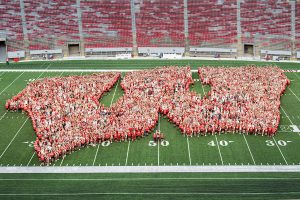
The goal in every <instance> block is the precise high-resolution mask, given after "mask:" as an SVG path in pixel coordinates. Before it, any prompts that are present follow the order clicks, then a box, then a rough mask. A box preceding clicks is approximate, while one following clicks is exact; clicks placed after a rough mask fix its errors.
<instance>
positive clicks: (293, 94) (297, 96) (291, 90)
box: [288, 87, 300, 102]
mask: <svg viewBox="0 0 300 200" xmlns="http://www.w3.org/2000/svg"><path fill="white" fill-rule="evenodd" d="M288 89H289V90H290V91H291V92H292V93H293V95H294V96H295V97H296V98H297V99H298V101H299V102H300V99H299V97H298V96H297V95H296V94H295V93H294V92H293V90H292V89H291V88H289V87H288Z"/></svg>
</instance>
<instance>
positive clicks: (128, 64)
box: [0, 59, 299, 69]
mask: <svg viewBox="0 0 300 200" xmlns="http://www.w3.org/2000/svg"><path fill="white" fill-rule="evenodd" d="M42 64H45V62H21V63H12V64H11V65H10V66H9V67H7V66H6V65H5V64H0V69H1V68H2V69H32V68H35V69H44V68H45V67H46V66H44V67H42V66H41V65H42ZM51 64H52V65H51V67H49V69H61V68H65V69H82V68H83V66H84V67H85V68H88V69H99V68H102V69H104V68H105V69H125V68H127V69H133V68H144V69H145V68H153V67H156V66H169V65H178V66H185V65H190V66H191V67H192V68H193V69H196V68H197V67H199V66H203V65H204V66H233V67H234V66H246V65H252V64H255V65H257V66H264V65H277V66H280V67H281V68H283V69H299V67H298V65H299V64H298V63H288V62H286V63H284V62H254V61H226V60H194V59H191V60H188V59H184V60H162V59H155V60H151V59H150V60H142V59H133V60H77V61H76V60H75V61H52V62H51Z"/></svg>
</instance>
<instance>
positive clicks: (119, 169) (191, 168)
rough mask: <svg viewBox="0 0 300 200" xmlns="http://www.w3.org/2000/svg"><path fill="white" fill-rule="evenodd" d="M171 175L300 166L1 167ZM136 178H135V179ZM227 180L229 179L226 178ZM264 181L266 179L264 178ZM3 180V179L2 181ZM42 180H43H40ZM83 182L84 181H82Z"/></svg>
mask: <svg viewBox="0 0 300 200" xmlns="http://www.w3.org/2000/svg"><path fill="white" fill-rule="evenodd" d="M138 172H140V173H150V172H151V173H170V172H182V173H183V172H256V173H262V172H300V165H230V166H228V165H223V166H222V165H211V166H206V165H204V166H202V165H201V166H175V165H174V166H76V167H75V166H63V167H53V166H48V167H47V166H35V167H34V166H31V167H0V173H30V174H35V173H37V174H39V173H48V174H49V173H138ZM133 178H134V177H133ZM225 179H227V178H225ZM262 179H264V178H262ZM0 180H3V179H0ZM39 180H41V179H39ZM80 180H82V179H80Z"/></svg>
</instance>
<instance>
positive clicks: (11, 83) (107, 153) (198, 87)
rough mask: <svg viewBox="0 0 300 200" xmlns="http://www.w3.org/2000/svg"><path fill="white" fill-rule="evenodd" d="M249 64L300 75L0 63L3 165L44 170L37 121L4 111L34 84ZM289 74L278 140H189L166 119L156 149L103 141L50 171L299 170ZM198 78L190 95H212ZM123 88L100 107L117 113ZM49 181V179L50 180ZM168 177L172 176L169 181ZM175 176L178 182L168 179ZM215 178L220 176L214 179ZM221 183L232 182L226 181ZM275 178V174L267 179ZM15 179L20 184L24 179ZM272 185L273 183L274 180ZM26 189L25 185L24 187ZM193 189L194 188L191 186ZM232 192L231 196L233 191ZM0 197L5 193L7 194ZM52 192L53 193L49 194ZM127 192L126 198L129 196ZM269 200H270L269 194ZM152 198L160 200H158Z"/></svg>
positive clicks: (298, 115)
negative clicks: (247, 69) (98, 74)
mask: <svg viewBox="0 0 300 200" xmlns="http://www.w3.org/2000/svg"><path fill="white" fill-rule="evenodd" d="M247 64H256V65H260V66H261V65H270V64H272V65H275V64H276V65H277V66H280V67H281V68H282V69H284V70H293V69H298V70H299V69H300V66H299V64H296V63H281V62H280V63H279V62H278V63H268V62H244V61H243V62H242V61H200V60H178V61H176V60H166V61H161V60H124V61H121V60H114V61H107V60H105V61H53V62H47V61H44V62H28V63H17V64H10V65H9V66H6V65H5V64H0V166H2V167H7V166H8V167H9V166H22V167H24V166H40V165H41V163H40V162H39V161H38V159H37V156H36V154H35V152H34V148H33V141H34V140H35V138H36V135H35V133H34V131H33V128H32V124H31V120H30V119H29V118H28V117H27V115H26V114H25V113H22V112H21V111H19V112H12V111H8V110H6V109H5V102H6V100H7V99H10V98H11V97H13V96H14V95H16V94H18V93H19V92H20V91H21V90H22V89H24V88H25V87H26V84H27V83H28V82H31V81H34V80H36V79H40V78H45V77H59V76H70V75H86V74H90V73H93V70H94V71H95V70H136V69H147V68H153V67H156V66H169V65H178V66H185V65H189V66H191V67H192V69H193V70H196V69H197V68H198V67H201V66H203V65H205V66H208V65H210V66H223V65H224V66H243V65H247ZM28 70H30V71H28ZM122 74H123V76H124V75H125V74H126V72H122ZM285 74H286V76H287V77H288V78H289V80H291V84H290V86H289V87H288V88H287V89H286V92H285V93H284V95H283V96H282V97H281V120H280V126H279V131H278V133H277V134H276V136H275V137H267V136H256V135H244V134H232V133H227V134H221V135H214V136H212V135H208V136H199V137H185V136H184V135H182V134H181V132H180V131H179V129H178V128H177V127H176V126H174V125H173V124H172V123H170V122H169V121H168V119H167V118H166V117H165V116H164V115H160V118H159V123H158V125H157V127H156V129H160V131H161V132H162V133H164V134H165V136H166V137H165V140H163V141H161V142H154V141H153V138H152V135H149V136H148V137H144V138H141V139H138V140H136V141H134V142H130V141H128V142H120V143H118V142H113V143H110V142H103V143H101V144H97V145H93V146H92V145H89V146H87V147H84V148H81V149H80V150H78V151H75V152H73V153H72V154H70V155H67V156H65V157H63V158H60V159H59V160H57V161H55V162H54V163H52V164H51V166H53V167H57V166H166V167H167V166H232V165H237V166H244V165H249V166H250V165H251V166H257V165H264V166H265V165H266V166H267V165H300V112H299V111H300V73H297V72H285ZM193 79H194V85H192V86H191V88H190V89H191V90H192V91H195V92H197V93H199V94H201V96H203V95H205V94H206V93H207V92H208V91H209V90H210V87H209V86H207V85H202V84H201V82H200V81H199V77H198V74H197V73H196V72H193ZM120 81H122V79H121V80H119V81H118V82H117V83H116V84H115V86H114V87H113V88H112V89H111V90H110V92H108V93H106V94H105V95H104V96H103V97H102V98H101V99H100V102H101V103H103V104H104V105H106V106H111V105H112V104H113V103H115V102H116V101H117V100H118V99H119V98H120V97H121V96H122V95H123V91H122V89H121V86H120ZM156 129H155V130H156ZM155 130H154V131H155ZM43 176H44V177H48V176H46V175H43ZM49 176H50V175H49ZM146 176H147V175H146ZM162 176H163V177H165V176H164V175H162ZM169 176H171V175H168V176H167V177H169ZM177 176H178V175H177ZM213 176H214V177H215V174H214V175H213ZM221 176H225V175H224V174H223V175H221ZM235 176H236V175H234V174H233V175H232V176H230V177H235ZM248 176H250V177H251V175H247V177H248ZM274 176H275V177H276V176H277V175H276V174H275V175H274ZM274 176H273V175H270V176H268V177H269V178H270V177H274ZM280 176H281V175H280ZM285 176H286V175H283V177H285ZM292 176H293V175H291V177H292ZM1 177H2V178H3V177H4V178H3V180H5V179H6V178H7V175H2V176H1ZM26 177H27V178H28V179H30V177H31V176H29V175H27V176H26ZM158 177H160V176H158ZM189 177H193V175H189ZM196 177H197V176H196ZM201 177H202V176H201ZM298 177H299V176H298ZM50 178H53V177H50ZM54 178H55V177H54ZM69 178H70V177H69ZM202 178H203V177H202ZM16 179H19V177H17V178H16ZM20 179H21V178H20ZM25 179H26V178H25ZM79 179H80V178H79ZM1 180H2V179H0V184H4V183H3V181H1ZM168 180H170V179H168ZM187 180H188V179H187ZM187 180H184V181H187ZM114 181H117V180H114ZM139 181H140V180H138V181H137V183H136V184H139ZM153 181H154V180H153ZM217 181H220V182H222V181H225V180H223V179H221V180H217ZM265 181H268V179H266V180H265ZM33 182H34V181H33ZM117 182H118V181H117ZM150 182H151V181H150ZM170 182H172V181H170ZM187 182H188V181H187ZM270 182H272V181H270ZM21 183H22V184H23V182H21ZM21 183H19V184H21ZM25 183H26V182H24V184H25ZM295 183H296V184H295ZM51 184H54V182H53V183H52V182H51ZM143 184H144V183H143ZM143 184H142V185H143ZM145 184H146V186H145V187H147V186H149V185H151V183H145ZM189 184H191V183H190V182H189ZM202 184H204V183H202ZM209 184H211V183H209ZM225 184H226V183H225ZM236 184H238V183H236ZM267 184H271V183H267ZM289 184H292V183H289ZM289 184H286V185H285V186H284V187H287V186H288V185H289ZM293 184H294V185H295V187H298V188H299V187H300V186H299V179H296V180H295V182H294V183H293ZM297 184H298V185H297ZM254 185H255V184H254ZM27 187H29V186H27ZM205 187H207V186H205ZM212 187H213V186H212ZM224 187H225V186H224ZM227 189H228V188H227ZM45 191H46V190H45ZM171 192H172V191H170V193H171ZM189 192H191V193H195V194H196V192H195V191H189V190H187V191H186V192H184V190H182V191H181V193H186V195H187V193H189ZM210 192H211V191H209V190H208V191H207V195H209V193H210ZM223 192H224V191H223ZM225 192H228V191H226V188H225ZM0 193H5V192H4V191H1V192H0ZM45 193H47V191H46V192H45ZM108 193H110V192H108ZM121 193H122V192H121ZM121 193H120V195H122V194H121ZM123 193H126V191H125V190H124V192H123ZM258 193H259V192H258ZM291 194H292V193H291ZM0 195H1V194H0ZM125 195H126V194H125ZM162 195H164V194H162ZM182 195H185V194H182ZM266 195H267V196H268V194H266ZM292 195H299V194H292ZM4 196H5V195H4ZM67 196H68V195H67ZM291 197H295V196H291ZM0 198H1V197H0ZM53 198H54V197H53ZM153 198H156V197H155V196H154V197H153ZM216 198H217V197H216ZM137 199H138V198H137Z"/></svg>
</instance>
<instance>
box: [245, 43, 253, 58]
mask: <svg viewBox="0 0 300 200" xmlns="http://www.w3.org/2000/svg"><path fill="white" fill-rule="evenodd" d="M244 55H245V56H254V45H253V44H244Z"/></svg>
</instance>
